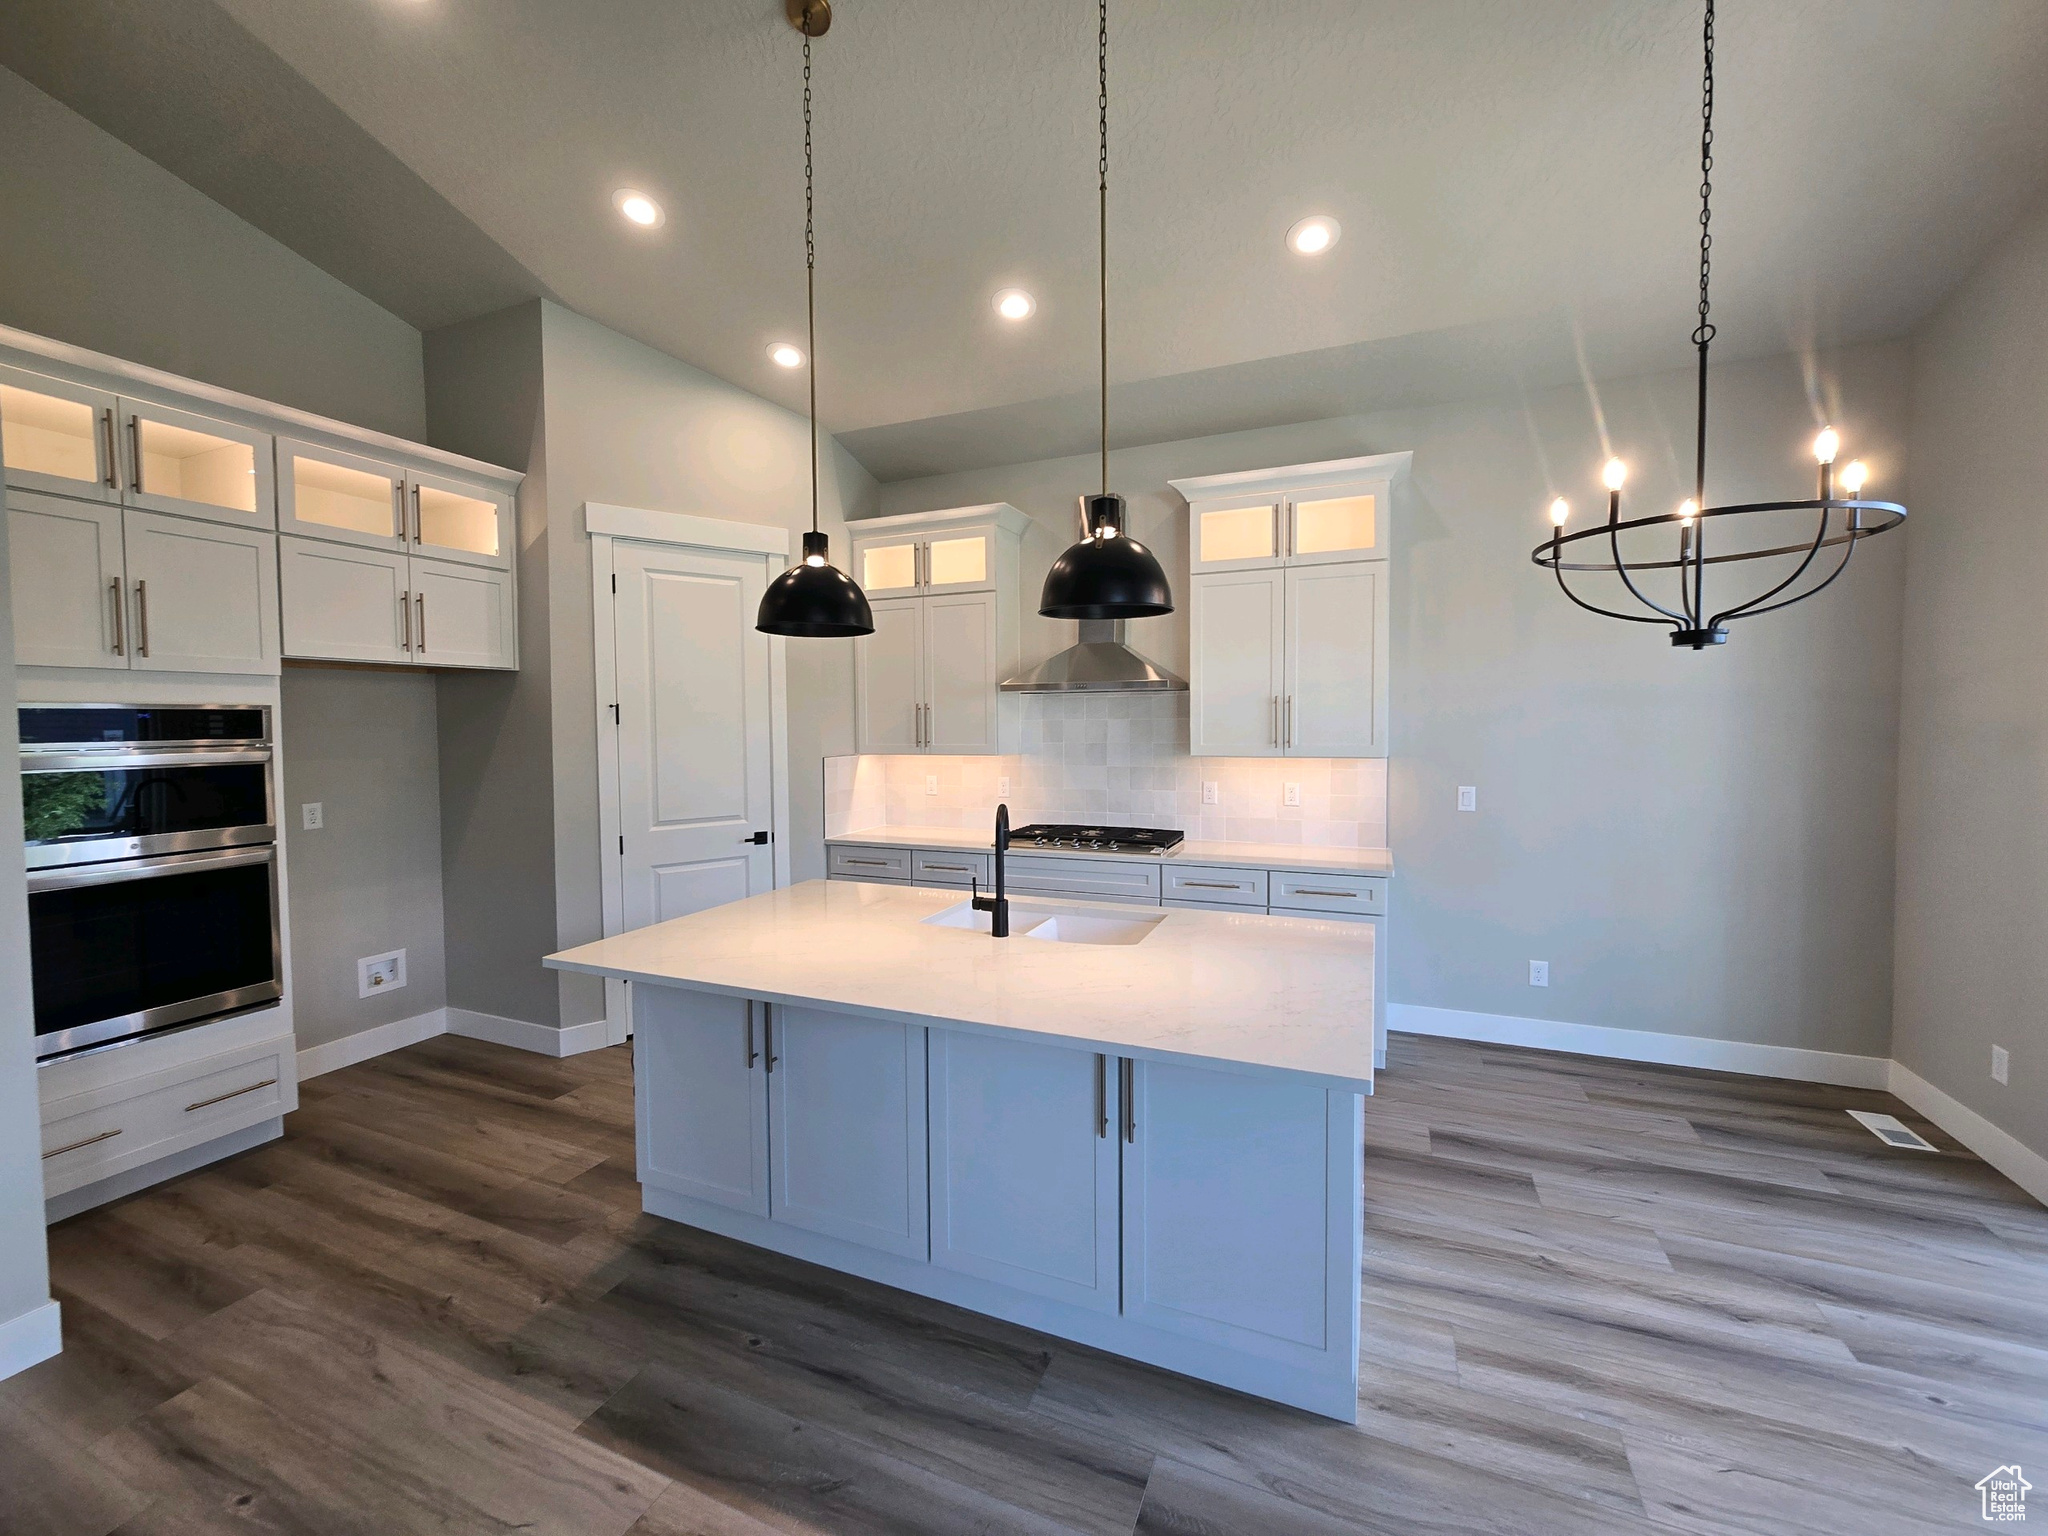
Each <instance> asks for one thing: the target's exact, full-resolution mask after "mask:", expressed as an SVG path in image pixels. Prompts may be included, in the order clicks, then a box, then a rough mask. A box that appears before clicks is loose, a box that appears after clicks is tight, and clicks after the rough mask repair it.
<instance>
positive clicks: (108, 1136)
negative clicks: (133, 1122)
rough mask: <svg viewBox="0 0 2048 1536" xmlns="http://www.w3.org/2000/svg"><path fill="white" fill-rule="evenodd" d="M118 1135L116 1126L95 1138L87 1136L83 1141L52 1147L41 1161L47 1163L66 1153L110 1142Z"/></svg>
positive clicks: (118, 1131) (119, 1132)
mask: <svg viewBox="0 0 2048 1536" xmlns="http://www.w3.org/2000/svg"><path fill="white" fill-rule="evenodd" d="M120 1134H121V1131H120V1128H119V1127H118V1126H117V1127H116V1128H115V1129H113V1130H111V1131H101V1132H100V1133H99V1135H97V1136H88V1137H86V1138H85V1140H83V1141H74V1142H70V1143H68V1144H67V1145H65V1146H61V1147H52V1148H50V1150H49V1151H47V1152H45V1153H44V1154H43V1161H44V1162H46V1163H47V1162H48V1161H49V1160H50V1159H51V1158H53V1157H62V1156H63V1155H64V1154H65V1153H66V1152H76V1151H77V1150H78V1149H79V1148H80V1147H91V1146H96V1145H98V1144H99V1143H100V1142H103V1141H112V1140H113V1139H114V1138H115V1137H116V1136H118V1135H120Z"/></svg>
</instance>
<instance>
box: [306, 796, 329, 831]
mask: <svg viewBox="0 0 2048 1536" xmlns="http://www.w3.org/2000/svg"><path fill="white" fill-rule="evenodd" d="M299 822H300V824H301V825H302V826H303V827H304V828H305V829H306V830H307V831H308V832H318V831H319V830H320V829H321V828H322V827H324V826H326V825H327V808H326V806H324V805H323V804H322V803H321V802H320V801H318V800H308V801H307V802H306V803H305V804H304V805H302V806H300V807H299Z"/></svg>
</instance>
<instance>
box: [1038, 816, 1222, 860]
mask: <svg viewBox="0 0 2048 1536" xmlns="http://www.w3.org/2000/svg"><path fill="white" fill-rule="evenodd" d="M1186 836H1187V834H1186V833H1185V832H1175V831H1171V830H1169V829H1167V828H1164V827H1088V826H1082V825H1080V824H1079V823H1077V822H1066V821H1034V822H1033V823H1032V824H1031V825H1030V826H1028V827H1019V828H1017V830H1016V831H1014V832H1012V833H1011V834H1010V846H1011V847H1012V848H1018V847H1023V848H1079V849H1083V850H1085V851H1087V852H1089V853H1168V852H1171V851H1172V850H1173V849H1175V848H1178V847H1179V846H1180V844H1181V841H1182V840H1183V839H1184V838H1185V837H1186Z"/></svg>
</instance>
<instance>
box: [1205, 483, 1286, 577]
mask: <svg viewBox="0 0 2048 1536" xmlns="http://www.w3.org/2000/svg"><path fill="white" fill-rule="evenodd" d="M1190 514H1191V519H1192V520H1191V524H1190V527H1191V532H1192V547H1191V548H1190V549H1189V551H1188V564H1189V567H1190V568H1191V569H1192V570H1194V571H1197V572H1200V571H1244V570H1254V569H1257V568H1259V567H1262V566H1273V565H1278V564H1279V563H1280V499H1279V498H1278V497H1277V496H1271V495H1254V496H1226V497H1222V498H1219V499H1217V500H1214V501H1197V502H1193V503H1191V504H1190Z"/></svg>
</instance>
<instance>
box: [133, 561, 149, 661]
mask: <svg viewBox="0 0 2048 1536" xmlns="http://www.w3.org/2000/svg"><path fill="white" fill-rule="evenodd" d="M135 654H136V655H138V656H147V655H148V654H149V583H148V582H146V581H143V580H140V579H138V580H137V581H136V583H135Z"/></svg>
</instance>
